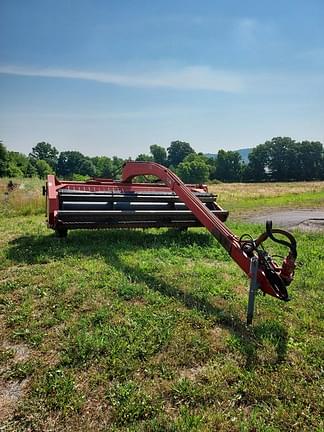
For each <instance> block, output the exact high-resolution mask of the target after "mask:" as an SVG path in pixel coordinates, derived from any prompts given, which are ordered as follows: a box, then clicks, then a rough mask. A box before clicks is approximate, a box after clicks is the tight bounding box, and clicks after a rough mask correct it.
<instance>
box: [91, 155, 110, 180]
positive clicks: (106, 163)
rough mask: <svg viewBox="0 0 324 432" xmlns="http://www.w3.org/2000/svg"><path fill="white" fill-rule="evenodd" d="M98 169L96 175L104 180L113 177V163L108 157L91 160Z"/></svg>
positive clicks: (97, 157)
mask: <svg viewBox="0 0 324 432" xmlns="http://www.w3.org/2000/svg"><path fill="white" fill-rule="evenodd" d="M91 162H92V163H93V164H94V166H95V168H96V175H97V176H98V177H102V178H111V177H112V175H113V162H112V160H111V159H110V158H109V157H107V156H96V157H93V158H91Z"/></svg>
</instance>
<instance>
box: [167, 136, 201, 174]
mask: <svg viewBox="0 0 324 432" xmlns="http://www.w3.org/2000/svg"><path fill="white" fill-rule="evenodd" d="M167 150H168V164H169V165H172V166H173V167H175V168H176V167H177V166H178V165H179V164H180V163H181V162H182V161H183V160H184V159H185V157H186V156H188V155H190V153H195V150H194V149H193V148H192V147H191V146H190V144H189V143H187V142H184V141H172V142H171V145H170V147H168V149H167Z"/></svg>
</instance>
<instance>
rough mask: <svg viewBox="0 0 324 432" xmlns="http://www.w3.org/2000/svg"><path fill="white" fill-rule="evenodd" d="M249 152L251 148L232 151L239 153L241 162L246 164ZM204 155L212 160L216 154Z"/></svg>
mask: <svg viewBox="0 0 324 432" xmlns="http://www.w3.org/2000/svg"><path fill="white" fill-rule="evenodd" d="M251 150H252V148H244V149H239V150H233V151H237V152H238V153H240V155H241V158H242V159H243V162H246V163H247V162H248V161H249V153H250V152H251ZM204 155H205V156H207V157H208V158H212V159H216V158H217V153H204Z"/></svg>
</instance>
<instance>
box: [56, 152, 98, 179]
mask: <svg viewBox="0 0 324 432" xmlns="http://www.w3.org/2000/svg"><path fill="white" fill-rule="evenodd" d="M57 173H58V175H59V176H61V177H64V178H72V177H73V174H81V175H86V176H90V177H91V176H94V175H95V174H96V169H95V166H94V165H93V163H92V162H91V160H90V159H89V158H87V157H85V156H84V155H83V154H82V153H80V152H78V151H74V150H71V151H65V152H62V153H60V156H59V158H58V162H57Z"/></svg>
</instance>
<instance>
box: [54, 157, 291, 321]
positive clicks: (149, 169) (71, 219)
mask: <svg viewBox="0 0 324 432" xmlns="http://www.w3.org/2000/svg"><path fill="white" fill-rule="evenodd" d="M147 175H149V176H154V177H156V178H157V179H159V182H157V183H135V182H133V179H134V178H135V177H138V176H147ZM46 195H47V221H48V226H49V227H50V228H52V229H54V230H55V231H56V233H57V235H58V236H60V237H64V236H66V235H67V232H68V230H71V229H78V228H152V227H154V228H158V227H171V228H172V227H175V228H180V229H186V228H188V227H199V226H204V227H206V228H207V229H208V230H209V231H210V232H211V234H212V235H213V236H214V237H215V238H216V239H217V240H218V241H219V242H220V244H221V245H222V246H223V247H224V248H225V249H226V250H227V252H228V253H229V255H230V256H231V257H232V259H233V260H234V261H235V262H236V263H237V264H238V265H239V266H240V267H241V269H242V270H243V271H244V272H245V273H246V274H247V275H248V276H249V277H250V278H251V286H250V298H249V314H248V316H249V318H248V321H250V322H251V321H252V313H253V304H254V293H255V289H256V287H257V286H258V287H259V288H260V289H261V290H262V291H263V293H265V294H269V295H271V296H273V297H276V298H278V299H280V300H285V301H287V300H289V297H288V292H287V286H288V285H289V284H290V283H291V281H292V280H293V275H294V270H295V260H296V257H297V250H296V241H295V239H294V237H293V236H292V235H291V234H290V233H289V232H286V231H284V230H281V229H272V226H271V222H268V223H267V227H266V232H265V233H263V234H261V235H260V236H259V237H258V238H257V239H253V238H252V237H250V236H247V235H244V236H242V237H237V236H236V235H235V234H234V233H232V232H231V231H230V230H229V229H228V228H227V226H226V225H225V224H224V222H225V221H226V219H227V216H228V212H227V211H224V210H223V209H222V208H221V207H219V205H218V204H217V203H216V197H215V196H214V195H212V194H210V193H208V190H207V187H206V186H204V185H185V184H184V183H183V182H182V181H181V180H180V179H179V178H178V177H177V176H176V175H175V174H174V173H173V172H172V171H171V170H169V169H167V168H165V167H163V166H162V165H159V164H157V163H153V162H127V163H126V164H125V165H124V167H123V171H122V178H121V180H118V181H117V180H111V179H93V180H88V181H85V182H73V181H59V180H58V179H56V177H55V176H53V175H50V176H48V180H47V185H46ZM275 234H279V235H280V236H281V238H277V237H275V236H274V235H275ZM283 237H284V238H285V239H283ZM268 238H269V239H271V240H273V241H275V242H277V243H280V244H282V245H284V246H287V247H288V249H289V253H288V255H287V257H286V258H285V259H284V260H283V263H282V265H281V266H278V265H277V264H276V263H275V261H274V260H273V259H272V258H271V256H270V255H269V254H268V253H267V252H266V251H265V250H264V248H263V243H264V242H265V240H267V239H268Z"/></svg>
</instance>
